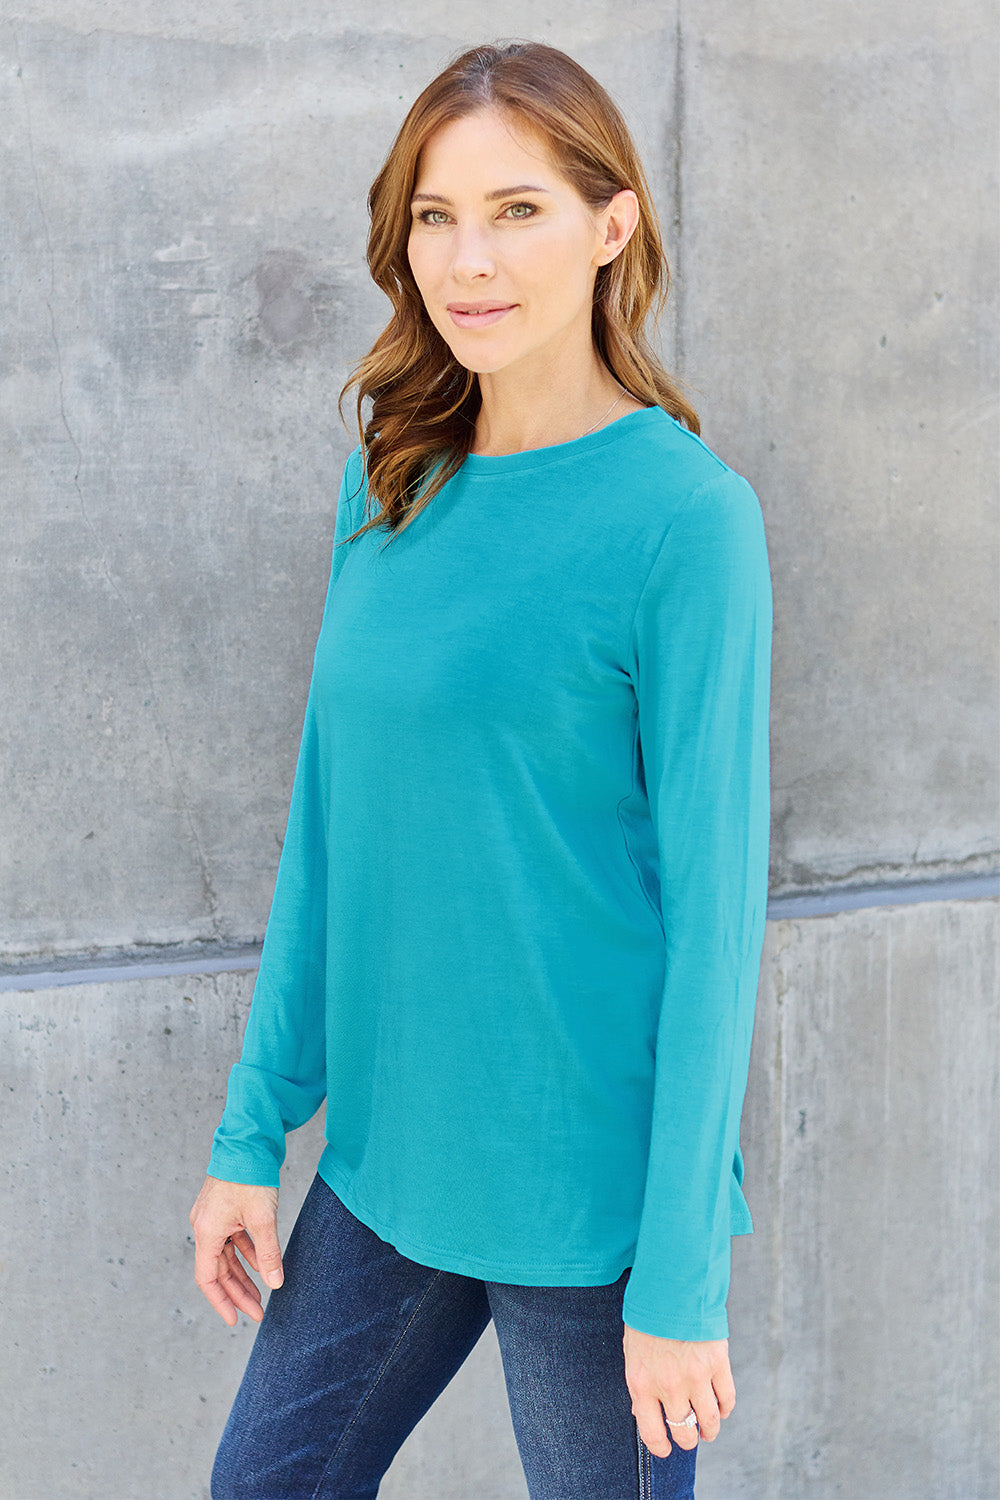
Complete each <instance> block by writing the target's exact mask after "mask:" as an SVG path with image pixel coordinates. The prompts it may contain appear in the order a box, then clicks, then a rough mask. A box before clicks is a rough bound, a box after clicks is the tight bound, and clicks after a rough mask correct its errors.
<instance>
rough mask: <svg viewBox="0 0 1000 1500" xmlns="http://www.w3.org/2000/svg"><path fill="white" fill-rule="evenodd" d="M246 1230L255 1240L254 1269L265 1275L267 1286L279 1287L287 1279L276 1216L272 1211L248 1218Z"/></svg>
mask: <svg viewBox="0 0 1000 1500" xmlns="http://www.w3.org/2000/svg"><path fill="white" fill-rule="evenodd" d="M246 1230H247V1233H248V1234H249V1236H250V1238H251V1240H252V1241H253V1249H254V1254H255V1257H256V1263H255V1264H254V1270H255V1271H257V1272H258V1273H259V1275H260V1276H262V1277H263V1279H264V1283H265V1285H266V1286H269V1287H271V1288H274V1287H279V1286H280V1285H281V1283H282V1282H283V1281H284V1279H285V1273H284V1271H283V1270H282V1266H281V1247H280V1245H279V1244H278V1226H277V1220H276V1216H275V1215H274V1214H273V1213H270V1214H262V1215H261V1216H260V1217H259V1218H257V1217H255V1218H253V1219H248V1221H247V1225H246Z"/></svg>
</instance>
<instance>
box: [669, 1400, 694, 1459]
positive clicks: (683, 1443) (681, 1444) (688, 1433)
mask: <svg viewBox="0 0 1000 1500" xmlns="http://www.w3.org/2000/svg"><path fill="white" fill-rule="evenodd" d="M685 1403H687V1407H688V1410H687V1412H685V1410H684V1404H685ZM693 1406H694V1403H693V1401H691V1400H690V1398H688V1397H687V1395H681V1397H678V1395H676V1392H675V1394H673V1395H672V1397H670V1401H669V1403H667V1401H664V1403H663V1416H664V1421H667V1419H669V1422H667V1431H669V1433H670V1442H672V1443H676V1445H678V1448H687V1449H691V1448H697V1440H699V1430H697V1427H694V1425H691V1427H685V1425H684V1421H685V1418H687V1416H690V1415H691V1409H693ZM670 1424H672V1425H670Z"/></svg>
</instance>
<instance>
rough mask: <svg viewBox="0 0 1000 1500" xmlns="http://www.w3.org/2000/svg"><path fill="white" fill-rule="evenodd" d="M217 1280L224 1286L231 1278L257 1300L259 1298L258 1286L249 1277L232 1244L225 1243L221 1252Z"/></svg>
mask: <svg viewBox="0 0 1000 1500" xmlns="http://www.w3.org/2000/svg"><path fill="white" fill-rule="evenodd" d="M219 1280H220V1281H221V1282H222V1283H223V1285H225V1286H228V1283H229V1281H230V1280H232V1281H234V1282H236V1284H237V1285H238V1286H241V1287H242V1288H243V1290H244V1291H246V1292H249V1293H250V1295H251V1296H255V1297H256V1298H257V1300H258V1301H259V1300H260V1289H259V1287H258V1286H257V1284H256V1282H255V1281H253V1280H252V1279H251V1276H250V1273H249V1271H247V1269H246V1267H245V1266H244V1264H243V1262H242V1261H241V1260H240V1258H239V1256H238V1255H237V1254H236V1253H235V1248H234V1246H232V1245H227V1246H226V1249H225V1251H224V1253H223V1258H222V1265H221V1268H220V1272H219Z"/></svg>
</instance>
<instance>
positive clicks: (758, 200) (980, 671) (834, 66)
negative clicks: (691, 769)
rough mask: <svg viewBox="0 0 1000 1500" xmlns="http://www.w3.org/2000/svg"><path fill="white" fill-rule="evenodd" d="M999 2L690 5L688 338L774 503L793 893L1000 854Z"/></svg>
mask: <svg viewBox="0 0 1000 1500" xmlns="http://www.w3.org/2000/svg"><path fill="white" fill-rule="evenodd" d="M992 21H993V17H992V12H990V11H988V10H987V9H986V8H984V7H982V6H980V5H976V4H968V3H963V4H959V5H958V6H957V7H956V8H955V9H951V8H949V10H948V12H947V16H945V14H944V12H942V11H941V10H940V8H938V7H936V6H935V5H933V4H932V3H930V0H917V3H915V4H913V5H907V6H902V5H890V6H885V5H882V6H864V5H857V4H838V5H836V6H822V5H821V6H815V5H813V6H809V5H803V4H802V3H800V0H769V3H768V4H767V5H766V6H765V5H762V4H760V3H758V0H751V3H749V4H731V3H729V0H708V3H707V4H699V5H698V6H697V7H695V6H689V7H686V8H685V24H684V32H683V65H682V68H681V77H682V79H683V103H682V105H681V106H680V111H679V112H680V116H681V119H682V121H683V125H682V129H681V132H680V140H681V150H682V153H683V160H682V170H681V187H682V192H681V200H680V205H679V217H680V235H679V250H680V264H679V272H680V275H679V278H678V288H679V299H680V300H679V317H680V326H681V332H680V337H679V344H680V348H681V349H682V350H683V365H684V369H685V372H686V375H687V377H688V378H689V379H690V380H691V381H692V382H693V383H694V384H695V385H696V386H697V387H699V388H701V389H702V390H703V391H704V392H705V402H704V405H705V411H706V416H707V419H708V420H707V422H706V433H707V436H708V438H709V440H710V441H712V440H713V439H714V440H715V441H716V443H717V445H718V446H719V447H720V448H721V450H722V451H723V452H724V453H725V454H726V455H727V457H729V459H730V462H732V463H733V464H734V465H735V466H736V467H738V468H741V469H742V470H743V471H744V472H745V473H746V474H748V475H749V476H750V477H751V478H753V480H754V481H755V483H756V484H757V487H758V490H759V492H760V494H761V498H762V502H763V505H764V510H765V516H766V520H767V524H768V539H769V544H770V550H771V558H772V565H773V569H774V573H775V576H776V579H777V588H776V595H775V649H774V680H775V696H774V733H773V768H772V769H773V777H772V781H773V791H774V803H773V841H772V853H773V860H772V881H771V884H772V889H773V890H792V889H795V888H797V887H801V886H803V885H808V886H821V885H823V884H824V883H827V882H829V881H834V880H844V879H849V880H851V881H857V882H868V881H872V880H879V879H892V878H894V875H895V872H896V871H907V872H910V873H912V874H921V875H925V876H926V875H931V874H938V873H942V872H944V871H956V870H961V869H968V870H969V871H970V872H971V871H972V870H974V869H977V868H983V867H984V865H985V864H993V863H995V858H996V856H995V851H996V849H997V845H998V829H997V790H996V788H997V767H996V752H997V745H998V735H997V729H996V726H997V693H996V644H997V639H998V637H997V624H996V618H997V616H996V605H997V599H998V590H997V582H996V579H997V547H998V541H1000V526H998V524H997V514H996V506H995V501H996V483H995V472H996V452H997V425H996V416H997V384H996V342H995V326H994V323H993V317H994V314H993V313H992V312H991V310H990V309H991V308H995V307H996V260H995V250H994V241H995V226H996V222H997V198H996V181H997V158H996V153H995V152H994V151H993V150H992V148H990V149H988V150H986V151H984V149H983V148H984V145H985V142H986V140H987V139H995V138H996V127H997V99H998V97H1000V95H998V91H997V86H996V57H995V55H994V52H993V51H991V50H990V49H989V48H988V47H984V46H983V37H984V35H985V34H988V33H989V31H990V28H991V24H992ZM959 601H960V603H959ZM956 606H958V607H956Z"/></svg>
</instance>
